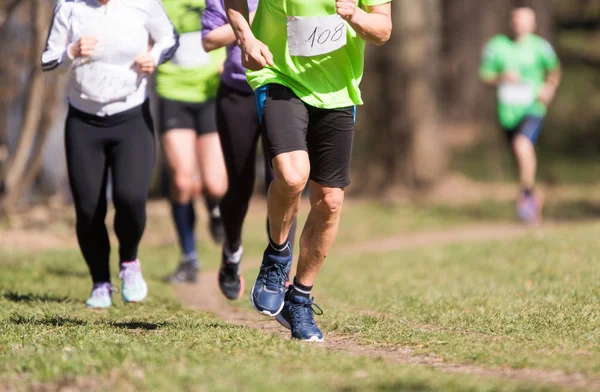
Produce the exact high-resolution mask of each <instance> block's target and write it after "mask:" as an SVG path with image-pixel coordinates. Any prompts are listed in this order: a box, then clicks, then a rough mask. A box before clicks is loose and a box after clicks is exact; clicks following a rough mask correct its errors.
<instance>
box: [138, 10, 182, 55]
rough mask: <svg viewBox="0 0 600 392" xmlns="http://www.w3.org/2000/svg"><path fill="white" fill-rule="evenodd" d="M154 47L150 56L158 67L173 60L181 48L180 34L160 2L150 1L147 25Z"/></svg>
mask: <svg viewBox="0 0 600 392" xmlns="http://www.w3.org/2000/svg"><path fill="white" fill-rule="evenodd" d="M146 27H147V29H148V33H150V37H152V41H154V46H152V49H151V50H150V55H151V56H152V57H153V58H154V63H155V64H156V65H157V66H158V65H160V64H162V63H165V62H167V61H169V60H170V59H171V58H173V55H174V54H175V51H176V50H177V48H178V47H179V34H178V33H177V30H175V27H174V26H173V23H171V21H170V20H169V17H168V16H167V13H166V12H165V9H164V8H163V6H162V3H161V2H160V0H148V22H147V25H146Z"/></svg>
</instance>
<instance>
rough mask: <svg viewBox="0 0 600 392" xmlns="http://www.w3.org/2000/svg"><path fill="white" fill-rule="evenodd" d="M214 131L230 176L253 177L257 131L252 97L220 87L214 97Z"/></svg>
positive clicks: (256, 118)
mask: <svg viewBox="0 0 600 392" xmlns="http://www.w3.org/2000/svg"><path fill="white" fill-rule="evenodd" d="M217 128H218V130H219V138H220V140H221V148H222V149H223V155H224V158H225V163H226V166H227V173H228V174H229V176H230V180H231V177H232V176H238V175H242V174H247V173H248V172H249V171H251V172H252V173H254V165H255V159H256V147H257V143H258V137H259V135H260V128H259V124H258V113H257V111H256V103H255V100H254V95H253V94H247V93H242V92H238V91H236V90H234V89H232V88H230V87H227V86H224V85H223V84H221V87H220V88H219V93H218V95H217Z"/></svg>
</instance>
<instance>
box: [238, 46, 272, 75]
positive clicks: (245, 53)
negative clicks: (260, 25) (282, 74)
mask: <svg viewBox="0 0 600 392" xmlns="http://www.w3.org/2000/svg"><path fill="white" fill-rule="evenodd" d="M240 49H241V50H242V65H243V66H244V67H246V68H248V69H250V70H252V71H259V70H261V69H263V68H264V67H265V66H266V65H267V64H268V65H273V54H272V53H271V51H270V50H269V48H268V47H267V45H265V44H264V43H262V42H260V41H259V40H257V39H256V38H252V39H250V40H247V41H244V42H243V43H242V44H241V45H240Z"/></svg>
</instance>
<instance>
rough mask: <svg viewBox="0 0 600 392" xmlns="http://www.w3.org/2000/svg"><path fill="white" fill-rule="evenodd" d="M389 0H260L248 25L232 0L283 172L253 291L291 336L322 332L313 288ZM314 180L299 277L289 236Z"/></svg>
mask: <svg viewBox="0 0 600 392" xmlns="http://www.w3.org/2000/svg"><path fill="white" fill-rule="evenodd" d="M390 1H391V0H358V1H357V0H337V1H334V0H260V1H259V4H258V9H257V11H256V15H255V17H254V21H253V23H252V29H251V28H250V26H249V24H248V6H247V4H246V0H225V6H226V10H227V15H228V18H229V21H230V23H231V26H232V28H233V30H234V32H235V35H236V37H237V41H238V45H239V47H240V48H241V50H242V59H243V62H244V66H245V67H246V68H248V69H249V70H251V71H249V72H248V82H249V83H250V85H251V86H252V88H253V89H254V90H255V93H256V99H257V107H258V114H259V120H260V121H261V126H262V131H263V135H264V138H265V141H266V145H267V146H268V153H269V157H270V159H271V163H272V165H273V169H274V172H275V179H274V180H273V182H272V183H271V186H270V187H269V194H268V202H267V203H268V217H269V234H270V243H269V245H267V248H266V250H265V252H264V256H263V261H262V265H261V268H260V272H259V274H258V277H257V280H256V283H255V284H254V286H253V287H252V292H251V294H250V299H251V301H252V304H253V305H254V307H255V308H256V309H257V310H258V311H259V312H260V313H261V314H264V315H267V316H277V321H279V322H280V323H281V324H282V325H283V326H285V327H288V328H290V329H291V332H292V337H293V338H295V339H301V340H305V341H322V340H323V334H322V333H321V331H320V330H319V328H318V327H317V325H316V324H315V321H314V317H313V314H314V312H318V311H319V309H320V308H319V307H318V306H316V305H315V304H314V303H313V301H312V298H311V297H310V293H311V289H312V286H313V282H314V281H315V279H316V277H317V274H318V272H319V269H320V268H321V266H322V265H323V262H324V261H325V257H327V254H328V252H329V250H330V248H331V245H332V243H333V241H334V239H335V236H336V234H337V230H338V226H339V221H340V212H341V208H342V204H343V200H344V190H345V188H346V187H347V186H348V185H349V184H350V156H351V150H352V141H353V137H354V117H355V108H356V105H360V104H362V100H361V97H360V90H359V84H360V80H361V78H362V74H363V68H364V49H365V42H372V43H375V44H378V45H382V44H384V43H385V42H386V41H387V40H388V39H389V37H390V34H391V29H392V21H391V16H390V14H391V5H390ZM309 180H310V192H309V193H310V202H311V210H310V213H309V215H308V220H307V222H306V225H305V226H304V230H303V232H302V237H301V239H300V257H299V260H298V268H297V270H296V276H295V278H294V282H293V285H291V286H290V287H289V289H287V288H286V284H287V281H288V277H289V271H290V268H291V264H292V251H291V248H290V246H289V242H288V240H287V237H288V233H289V230H290V226H291V224H292V222H293V220H294V218H295V217H296V215H297V213H298V209H299V206H300V195H301V193H302V190H303V189H304V187H305V185H306V183H307V182H308V181H309Z"/></svg>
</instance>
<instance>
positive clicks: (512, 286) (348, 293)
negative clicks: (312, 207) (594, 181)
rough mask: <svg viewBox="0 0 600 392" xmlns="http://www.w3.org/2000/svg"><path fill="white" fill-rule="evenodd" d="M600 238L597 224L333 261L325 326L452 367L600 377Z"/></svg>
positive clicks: (323, 291) (323, 286)
mask: <svg viewBox="0 0 600 392" xmlns="http://www.w3.org/2000/svg"><path fill="white" fill-rule="evenodd" d="M599 235H600V225H597V224H596V225H588V226H585V227H581V228H578V229H573V228H569V229H563V230H558V231H557V232H554V233H551V234H547V235H541V236H536V235H531V236H529V237H527V238H523V239H520V240H512V241H509V242H494V243H485V244H465V245H452V246H445V247H435V246H434V247H430V248H427V249H419V250H411V251H396V252H388V253H384V254H369V253H366V254H361V255H356V256H354V257H348V258H344V259H334V258H332V259H331V260H330V262H329V264H328V265H327V267H326V268H325V269H324V271H323V273H322V275H321V277H320V282H319V285H318V288H319V294H320V296H319V297H320V298H319V300H320V301H321V305H324V306H325V308H326V309H328V310H329V312H328V315H327V316H326V317H323V319H324V321H325V322H326V324H327V326H328V328H330V329H333V330H337V331H340V332H341V333H344V334H354V335H357V336H359V337H360V338H361V339H362V340H363V341H364V342H370V343H372V342H380V343H381V342H388V343H392V344H394V345H400V346H408V347H411V348H413V349H414V350H415V351H416V352H417V353H421V354H427V353H430V352H434V353H435V354H437V355H440V356H441V357H442V358H444V359H445V360H448V361H451V362H458V363H464V364H479V365H485V366H509V367H514V368H523V367H533V368H538V369H545V370H563V371H565V372H567V373H573V372H580V373H583V374H586V375H588V376H593V377H599V376H600V268H599V267H600V258H599V257H598V248H597V238H598V236H599ZM342 268H343V269H344V273H343V274H341V273H340V270H341V269H342ZM356 293H360V294H358V295H357V294H356Z"/></svg>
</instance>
